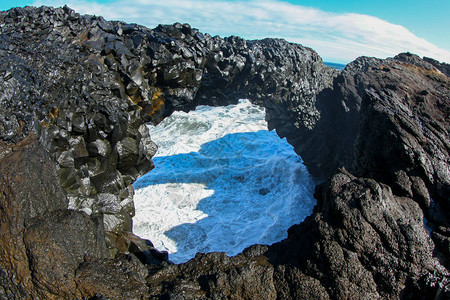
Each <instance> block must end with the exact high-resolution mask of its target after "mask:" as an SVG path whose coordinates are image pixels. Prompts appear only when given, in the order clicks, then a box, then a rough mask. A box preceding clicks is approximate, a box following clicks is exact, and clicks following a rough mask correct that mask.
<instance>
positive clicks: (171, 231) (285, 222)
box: [133, 100, 315, 263]
mask: <svg viewBox="0 0 450 300" xmlns="http://www.w3.org/2000/svg"><path fill="white" fill-rule="evenodd" d="M264 116H265V111H264V109H263V108H260V107H258V106H254V105H252V104H251V103H250V102H249V101H247V100H240V101H239V103H238V104H237V105H230V106H225V107H208V106H199V107H197V109H196V110H195V111H192V112H189V113H184V112H175V113H173V114H172V116H170V117H169V118H166V119H165V120H163V122H162V123H160V124H159V125H158V126H156V127H155V126H149V130H150V135H151V137H152V139H153V141H155V143H156V144H157V145H158V146H159V149H158V152H157V154H156V156H155V157H154V158H153V161H154V163H155V169H154V170H152V171H151V172H150V173H148V174H146V175H144V176H142V177H141V178H139V179H138V180H137V181H136V182H135V183H134V188H135V191H136V193H135V197H134V201H135V207H136V215H135V217H134V218H133V223H134V225H133V231H134V232H135V233H136V234H137V235H139V236H141V237H143V238H146V239H149V240H151V241H152V242H153V244H154V245H155V247H156V248H157V249H159V250H165V251H168V252H169V259H170V260H172V261H173V262H175V263H182V262H186V261H187V260H189V259H191V258H193V257H194V256H195V254H196V253H197V252H213V251H220V252H226V253H227V254H228V255H230V256H233V255H236V254H238V253H240V252H241V251H242V250H243V249H245V248H246V247H248V246H250V245H253V244H256V243H259V244H273V243H275V242H278V241H281V240H282V239H284V238H286V237H287V229H288V228H289V227H290V226H292V225H293V224H298V223H300V222H302V221H303V220H304V218H305V217H307V216H308V215H310V214H311V213H312V209H313V207H314V205H315V200H314V198H313V191H314V186H315V183H314V182H313V180H312V179H311V177H310V176H309V174H308V172H307V170H306V167H305V166H304V165H303V164H302V160H301V158H300V157H299V156H298V155H297V154H296V153H295V152H294V150H293V148H292V146H291V145H289V144H288V143H287V142H286V140H284V139H280V138H279V137H278V136H277V134H276V133H275V132H274V131H268V130H267V123H266V122H265V120H264Z"/></svg>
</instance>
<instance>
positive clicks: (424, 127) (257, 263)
mask: <svg viewBox="0 0 450 300" xmlns="http://www.w3.org/2000/svg"><path fill="white" fill-rule="evenodd" d="M0 58H1V59H0V86H1V87H2V89H1V90H2V92H1V93H0V174H1V176H2V177H1V180H0V218H1V220H2V221H1V222H0V250H1V251H0V258H1V260H0V297H1V298H28V299H31V298H50V299H52V298H55V299H56V298H96V299H102V298H110V299H138V298H143V299H147V298H158V299H159V298H174V299H186V298H188V299H189V298H190V299H223V298H234V299H239V298H246V299H275V298H282V299H302V298H307V299H310V298H317V299H328V298H333V299H335V298H339V299H341V298H358V299H367V298H370V299H373V298H407V299H420V298H422V299H426V298H433V299H445V297H448V296H449V293H450V280H449V274H448V271H447V270H448V268H449V267H450V265H449V263H450V262H449V260H448V257H450V250H449V246H448V245H449V244H450V221H449V220H450V215H449V214H450V213H449V212H450V207H449V206H450V202H449V201H450V200H449V199H450V159H449V151H450V141H449V130H450V124H449V120H450V116H449V112H450V105H449V99H450V87H449V79H448V74H449V73H448V64H445V63H439V62H437V61H435V60H433V59H430V58H424V59H421V58H419V57H418V56H416V55H413V54H410V53H402V54H399V55H398V56H396V57H394V58H388V59H384V60H382V59H376V58H368V57H361V58H358V59H357V60H355V61H354V62H352V63H350V64H349V65H347V66H346V68H345V69H344V70H343V71H341V72H339V71H337V70H334V69H332V68H329V67H327V66H325V65H324V64H323V62H322V60H321V58H320V57H319V56H318V55H317V53H316V52H314V51H313V50H312V49H309V48H306V47H303V46H301V45H298V44H292V43H288V42H287V41H284V40H280V39H265V40H258V41H248V40H244V39H242V38H239V37H234V36H232V37H228V38H220V37H217V36H216V37H211V36H210V35H208V34H202V33H200V32H199V31H198V30H197V29H194V28H191V27H190V26H189V25H188V24H179V23H176V24H174V25H160V26H158V27H157V28H155V29H148V28H145V27H143V26H139V25H136V24H126V23H123V22H115V21H114V22H110V21H106V20H105V19H103V18H102V17H97V16H88V15H86V16H81V15H79V14H77V13H75V12H74V11H73V10H71V9H70V8H68V7H63V8H50V7H40V8H33V7H26V8H13V9H11V10H9V11H6V12H0ZM239 98H249V99H250V100H251V101H252V102H253V103H256V104H258V105H261V106H264V107H265V108H266V119H267V121H268V124H269V129H274V128H275V129H276V131H277V133H278V134H279V135H280V136H281V137H286V138H287V140H288V141H289V143H291V144H292V145H293V146H294V149H295V150H296V152H297V153H299V154H300V155H301V156H302V158H303V160H304V161H305V164H306V166H307V167H308V169H309V170H310V172H311V174H312V175H313V176H314V177H315V178H316V179H317V181H321V182H322V184H320V185H318V186H317V188H316V194H315V197H316V199H317V206H316V207H315V209H314V212H313V214H312V215H311V216H309V217H307V218H306V219H305V221H304V222H302V223H301V224H298V225H295V226H293V227H292V228H291V229H290V230H289V232H288V234H289V236H288V238H287V239H286V240H284V241H281V242H279V243H276V244H274V245H271V246H264V245H254V246H252V247H250V248H248V249H246V250H245V251H244V252H243V253H242V254H239V255H237V256H235V257H231V258H230V257H227V256H226V255H225V254H224V253H208V254H197V256H196V257H195V258H193V259H192V260H190V261H189V262H187V263H185V264H181V265H174V264H171V263H170V261H169V259H170V257H169V258H168V257H167V253H164V252H159V251H157V249H154V247H153V245H152V244H151V242H150V241H146V240H143V239H141V238H139V237H137V236H135V235H134V234H132V233H131V232H130V231H131V228H132V217H133V215H134V204H133V194H134V191H133V187H132V183H133V182H134V181H135V180H136V179H137V178H138V177H139V176H141V175H143V174H145V173H147V172H148V171H150V170H151V169H152V168H153V163H152V161H151V159H152V157H153V156H154V154H155V153H156V149H157V146H156V145H155V144H154V143H153V142H152V140H151V137H150V136H149V133H148V130H147V128H146V125H145V123H146V122H151V123H153V124H157V123H159V122H160V121H161V120H162V119H163V118H165V117H167V116H169V115H170V114H171V113H172V112H173V111H175V110H184V111H189V110H191V109H194V108H195V107H196V106H197V105H200V104H207V105H227V104H230V103H235V102H237V101H238V99H239ZM263 192H266V191H263Z"/></svg>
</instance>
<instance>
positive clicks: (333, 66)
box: [323, 61, 346, 71]
mask: <svg viewBox="0 0 450 300" xmlns="http://www.w3.org/2000/svg"><path fill="white" fill-rule="evenodd" d="M323 63H324V64H326V65H327V66H329V67H332V68H335V69H336V70H339V71H341V70H343V69H344V68H345V66H346V65H343V64H338V63H333V62H328V61H324V62H323Z"/></svg>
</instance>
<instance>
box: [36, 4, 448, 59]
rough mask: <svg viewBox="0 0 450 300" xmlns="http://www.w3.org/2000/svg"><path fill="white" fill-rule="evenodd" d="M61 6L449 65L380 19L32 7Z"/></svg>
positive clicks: (244, 7) (325, 52)
mask: <svg viewBox="0 0 450 300" xmlns="http://www.w3.org/2000/svg"><path fill="white" fill-rule="evenodd" d="M64 4H67V5H68V6H70V7H71V8H73V9H75V10H76V11H77V12H79V13H83V14H85V13H86V14H95V15H102V16H103V17H105V18H106V19H108V20H123V21H126V22H130V23H138V24H142V25H145V26H148V27H151V28H152V27H155V26H157V25H158V24H171V23H175V22H181V23H189V24H191V25H192V26H193V27H196V28H198V29H200V30H201V31H202V32H208V33H210V34H213V35H216V34H218V35H220V36H229V35H239V36H242V37H244V38H248V39H257V38H264V37H280V38H285V39H287V40H289V41H292V42H296V43H301V44H303V45H305V46H308V47H311V48H313V49H315V50H316V51H317V52H318V53H319V54H320V55H321V56H322V57H323V58H324V60H330V61H336V62H349V61H351V60H353V59H355V58H356V57H358V56H361V55H365V56H375V57H380V58H385V57H388V56H394V55H396V54H398V53H400V52H406V51H409V52H413V53H416V54H418V55H420V56H429V57H432V58H435V59H437V60H440V61H445V62H450V51H448V50H444V49H440V48H439V47H437V46H436V45H434V44H432V43H430V42H428V41H426V40H425V39H422V38H419V37H417V36H415V35H414V34H413V33H411V32H410V31H409V30H408V29H406V28H404V27H403V26H400V25H395V24H392V23H389V22H387V21H384V20H382V19H379V18H376V17H373V16H368V15H361V14H354V13H345V14H336V13H329V12H325V11H322V10H318V9H313V8H308V7H304V6H299V5H292V4H289V3H286V2H280V1H276V0H266V1H264V0H263V1H257V0H249V1H242V0H239V1H226V0H217V1H207V0H165V1H161V0H117V1H114V2H111V3H105V4H98V3H96V2H91V1H86V0H65V1H63V0H38V1H36V2H35V3H34V5H35V6H40V5H49V6H62V5H64Z"/></svg>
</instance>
